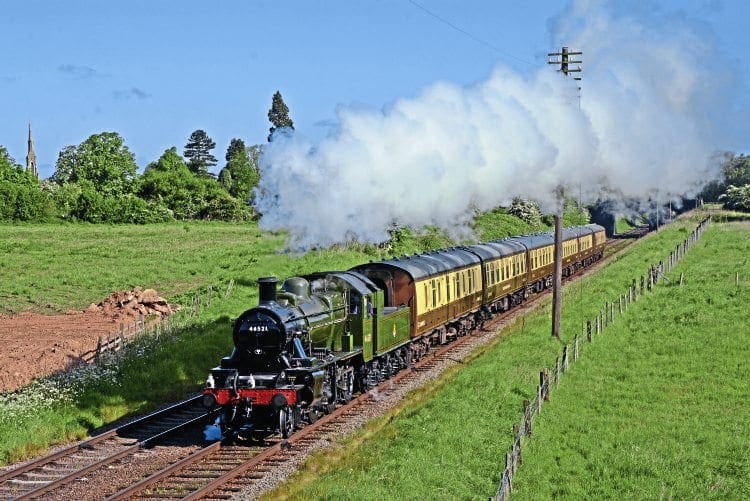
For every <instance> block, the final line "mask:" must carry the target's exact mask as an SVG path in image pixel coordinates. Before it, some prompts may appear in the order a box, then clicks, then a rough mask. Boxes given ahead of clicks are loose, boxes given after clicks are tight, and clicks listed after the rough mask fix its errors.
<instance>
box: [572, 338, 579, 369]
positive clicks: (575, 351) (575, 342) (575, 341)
mask: <svg viewBox="0 0 750 501" xmlns="http://www.w3.org/2000/svg"><path fill="white" fill-rule="evenodd" d="M577 360H578V334H576V337H574V338H573V362H575V361H577Z"/></svg>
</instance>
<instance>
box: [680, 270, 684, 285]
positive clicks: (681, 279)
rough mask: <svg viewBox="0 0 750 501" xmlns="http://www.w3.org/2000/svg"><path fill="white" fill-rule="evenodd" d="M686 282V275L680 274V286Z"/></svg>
mask: <svg viewBox="0 0 750 501" xmlns="http://www.w3.org/2000/svg"><path fill="white" fill-rule="evenodd" d="M684 281H685V274H684V273H680V285H682V284H683V282H684Z"/></svg>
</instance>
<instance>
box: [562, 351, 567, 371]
mask: <svg viewBox="0 0 750 501" xmlns="http://www.w3.org/2000/svg"><path fill="white" fill-rule="evenodd" d="M567 370H568V345H567V344H566V345H565V346H563V353H562V372H565V371H567Z"/></svg>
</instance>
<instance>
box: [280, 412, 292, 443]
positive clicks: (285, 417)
mask: <svg viewBox="0 0 750 501" xmlns="http://www.w3.org/2000/svg"><path fill="white" fill-rule="evenodd" d="M279 431H280V432H281V438H289V437H290V436H292V433H294V418H293V417H292V412H291V409H289V407H287V408H285V409H281V410H280V411H279Z"/></svg>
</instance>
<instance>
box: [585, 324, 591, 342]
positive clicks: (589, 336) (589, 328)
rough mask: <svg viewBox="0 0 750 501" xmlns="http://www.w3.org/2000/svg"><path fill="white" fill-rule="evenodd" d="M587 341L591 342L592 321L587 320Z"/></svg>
mask: <svg viewBox="0 0 750 501" xmlns="http://www.w3.org/2000/svg"><path fill="white" fill-rule="evenodd" d="M586 341H588V342H589V343H590V342H591V320H586Z"/></svg>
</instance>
